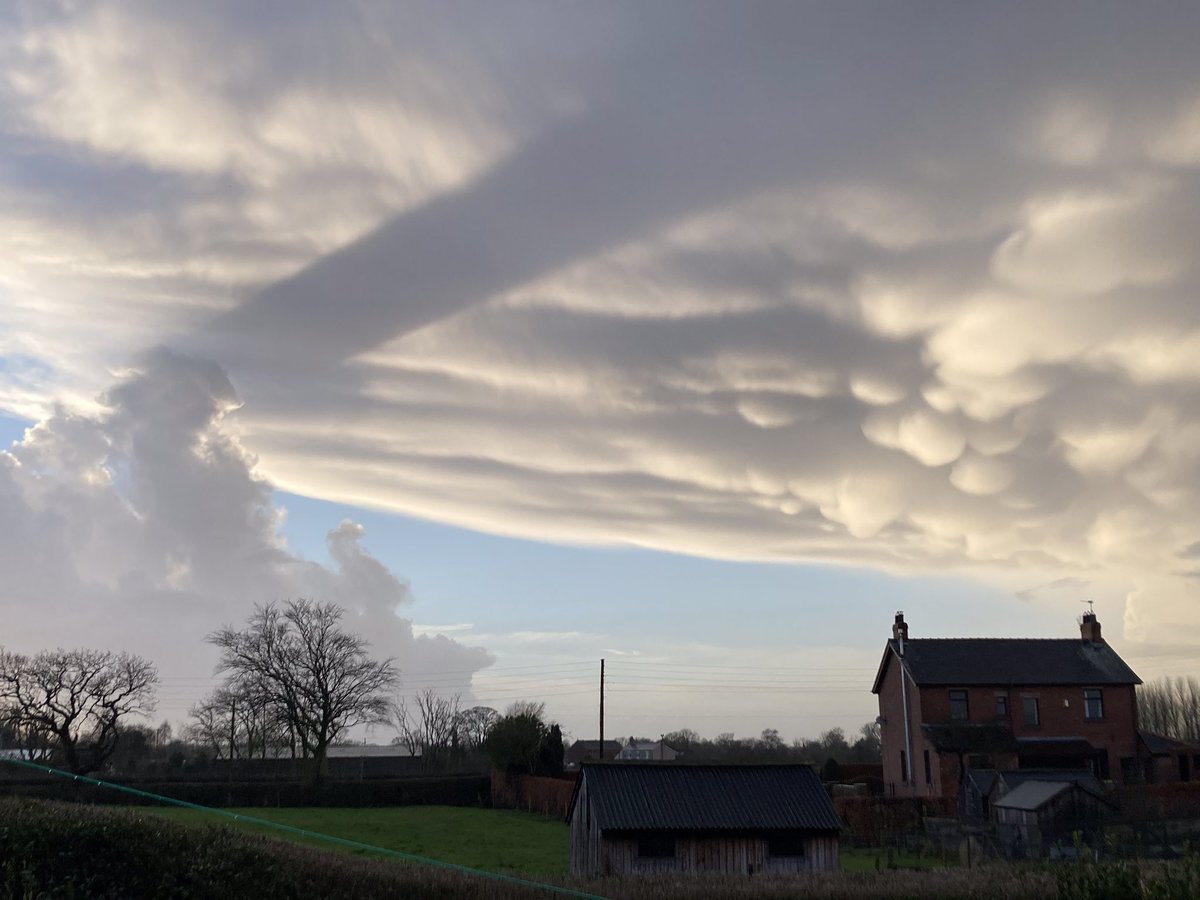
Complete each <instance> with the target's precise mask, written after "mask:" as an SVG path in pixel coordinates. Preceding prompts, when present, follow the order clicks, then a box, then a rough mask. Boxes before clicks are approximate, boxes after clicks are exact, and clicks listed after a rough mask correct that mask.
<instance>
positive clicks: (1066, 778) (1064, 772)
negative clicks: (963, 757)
mask: <svg viewBox="0 0 1200 900" xmlns="http://www.w3.org/2000/svg"><path fill="white" fill-rule="evenodd" d="M997 778H998V780H1000V781H1003V782H1004V784H1003V785H1002V787H1003V788H1004V789H1006V790H1008V791H1013V790H1016V789H1017V788H1018V787H1020V786H1021V785H1023V784H1026V783H1028V782H1030V781H1061V782H1068V783H1070V784H1077V785H1079V787H1081V788H1083V790H1085V791H1087V792H1088V793H1089V794H1092V795H1094V796H1096V797H1103V796H1104V784H1103V783H1102V782H1101V781H1100V779H1098V778H1097V777H1096V776H1095V775H1093V774H1092V773H1091V772H1088V771H1087V770H1085V769H1016V770H1013V771H1011V772H999V773H997Z"/></svg>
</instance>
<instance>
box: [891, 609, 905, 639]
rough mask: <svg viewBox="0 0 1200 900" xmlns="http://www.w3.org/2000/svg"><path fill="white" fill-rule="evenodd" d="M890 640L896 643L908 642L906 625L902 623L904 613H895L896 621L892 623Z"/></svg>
mask: <svg viewBox="0 0 1200 900" xmlns="http://www.w3.org/2000/svg"><path fill="white" fill-rule="evenodd" d="M892 638H893V639H894V640H897V641H907V640H908V625H907V624H906V623H905V621H904V612H903V611H901V612H898V613H896V621H895V622H893V623H892Z"/></svg>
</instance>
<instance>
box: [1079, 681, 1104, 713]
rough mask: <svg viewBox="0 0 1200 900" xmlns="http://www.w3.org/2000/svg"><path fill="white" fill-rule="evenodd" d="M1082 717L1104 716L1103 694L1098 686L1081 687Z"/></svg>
mask: <svg viewBox="0 0 1200 900" xmlns="http://www.w3.org/2000/svg"><path fill="white" fill-rule="evenodd" d="M1083 717H1084V718H1085V719H1103V718H1104V694H1103V692H1102V691H1101V690H1100V688H1084V689H1083Z"/></svg>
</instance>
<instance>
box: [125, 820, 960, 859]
mask: <svg viewBox="0 0 1200 900" xmlns="http://www.w3.org/2000/svg"><path fill="white" fill-rule="evenodd" d="M139 811H140V812H143V813H148V814H152V815H156V816H163V817H165V818H168V819H172V820H174V821H176V822H183V823H185V824H189V825H209V824H213V825H232V826H234V827H236V828H244V829H247V830H249V831H259V832H262V833H263V834H268V835H271V836H272V837H277V838H280V839H283V840H298V841H302V842H304V843H310V844H312V845H314V846H318V847H324V848H327V849H332V850H340V851H342V852H350V853H365V852H366V851H360V850H351V849H349V848H346V847H341V846H339V845H337V844H333V843H329V842H327V841H321V840H319V839H305V838H303V837H301V836H298V835H295V834H292V833H289V832H284V831H276V830H274V829H271V828H269V827H265V826H258V825H254V824H251V823H247V822H236V821H233V820H231V819H229V818H228V817H226V816H219V815H214V814H212V813H205V812H201V811H199V810H191V809H178V808H163V807H142V808H141V809H140V810H139ZM229 812H233V813H238V814H241V815H246V816H253V817H254V818H258V819H267V820H269V821H271V822H279V823H281V824H284V825H291V826H293V827H296V828H303V829H306V830H308V831H315V832H319V833H321V834H329V835H333V836H335V837H340V838H347V839H349V840H352V841H359V842H361V843H364V844H370V845H372V846H375V847H385V848H387V849H389V850H400V851H402V852H404V853H412V854H416V855H418V856H424V857H428V858H430V859H436V860H441V861H443V862H450V863H457V864H459V865H463V866H470V867H472V868H476V869H486V870H488V871H490V872H509V873H516V874H524V875H535V876H536V875H565V874H566V872H567V827H566V825H564V824H563V823H562V822H561V821H559V820H557V819H549V818H546V817H544V816H538V815H534V814H531V813H526V812H515V811H513V810H503V809H477V808H465V807H455V806H402V807H390V808H383V809H326V808H321V807H302V808H295V809H287V808H285V809H234V810H229ZM840 855H841V864H842V870H843V871H845V872H873V871H875V870H877V869H886V868H887V867H888V859H887V851H885V850H881V849H856V848H850V847H845V846H843V847H842V850H841V854H840ZM892 865H893V866H894V867H896V868H903V869H938V868H945V867H946V866H952V865H953V863H950V862H947V861H945V860H941V859H937V858H934V857H928V856H916V855H913V854H908V853H904V854H894V855H893V858H892Z"/></svg>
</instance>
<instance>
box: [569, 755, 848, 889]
mask: <svg viewBox="0 0 1200 900" xmlns="http://www.w3.org/2000/svg"><path fill="white" fill-rule="evenodd" d="M567 823H568V824H569V825H570V834H571V873H572V874H574V875H589V876H591V875H610V874H614V875H636V874H658V873H667V872H724V873H729V874H741V875H759V874H774V873H779V874H783V873H792V874H794V873H797V872H835V871H837V869H838V835H839V833H840V831H841V829H842V823H841V820H840V819H839V818H838V816H837V813H836V812H834V809H833V804H832V803H831V802H830V800H829V796H828V794H826V792H825V788H824V787H823V786H822V784H821V782H820V780H819V779H818V778H817V775H816V773H815V772H813V770H812V768H811V767H810V766H792V765H758V766H749V765H747V766H733V765H664V764H662V763H654V764H639V763H617V764H604V763H584V765H583V767H582V769H581V770H580V772H579V775H578V777H577V778H576V781H575V791H574V794H573V795H572V797H571V803H570V806H569V807H568V810H567Z"/></svg>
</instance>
